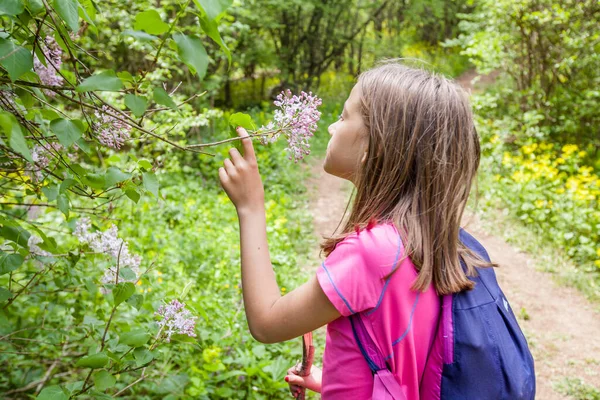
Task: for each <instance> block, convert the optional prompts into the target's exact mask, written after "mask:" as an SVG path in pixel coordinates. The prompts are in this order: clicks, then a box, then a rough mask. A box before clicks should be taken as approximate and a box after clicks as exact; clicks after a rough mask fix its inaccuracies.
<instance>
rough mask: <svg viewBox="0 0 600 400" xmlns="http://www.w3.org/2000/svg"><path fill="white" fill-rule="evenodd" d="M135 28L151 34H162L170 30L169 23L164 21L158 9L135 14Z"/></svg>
mask: <svg viewBox="0 0 600 400" xmlns="http://www.w3.org/2000/svg"><path fill="white" fill-rule="evenodd" d="M133 28H134V29H135V30H141V31H145V32H147V33H149V34H151V35H161V34H163V33H165V32H166V31H168V30H169V25H168V24H166V23H165V22H163V20H162V18H161V17H160V14H159V13H158V11H156V10H146V11H142V12H141V13H138V14H137V15H136V16H135V23H134V25H133Z"/></svg>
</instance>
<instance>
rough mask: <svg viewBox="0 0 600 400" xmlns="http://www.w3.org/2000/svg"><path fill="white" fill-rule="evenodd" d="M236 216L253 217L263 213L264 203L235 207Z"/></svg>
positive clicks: (240, 217) (241, 217)
mask: <svg viewBox="0 0 600 400" xmlns="http://www.w3.org/2000/svg"><path fill="white" fill-rule="evenodd" d="M236 211H237V215H238V218H239V219H240V220H241V219H243V218H248V217H253V216H256V215H264V214H265V205H264V203H263V204H256V205H252V206H250V205H248V206H244V207H237V208H236Z"/></svg>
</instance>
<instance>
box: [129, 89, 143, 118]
mask: <svg viewBox="0 0 600 400" xmlns="http://www.w3.org/2000/svg"><path fill="white" fill-rule="evenodd" d="M125 105H126V106H127V108H129V109H130V110H131V111H132V112H133V115H135V116H136V117H141V116H142V115H144V111H146V109H147V108H148V101H146V99H145V98H143V97H141V96H136V95H135V94H128V95H126V96H125Z"/></svg>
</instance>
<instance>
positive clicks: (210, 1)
mask: <svg viewBox="0 0 600 400" xmlns="http://www.w3.org/2000/svg"><path fill="white" fill-rule="evenodd" d="M232 2H233V1H232V0H194V3H195V4H196V6H197V7H198V8H199V9H200V10H202V11H204V12H205V13H206V15H207V16H208V18H209V19H215V18H217V17H218V16H219V14H221V13H222V12H223V11H225V10H226V9H227V8H229V6H231V3H232Z"/></svg>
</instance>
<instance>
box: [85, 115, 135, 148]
mask: <svg viewBox="0 0 600 400" xmlns="http://www.w3.org/2000/svg"><path fill="white" fill-rule="evenodd" d="M109 111H110V112H111V113H115V112H116V111H115V110H114V109H112V108H110V107H108V106H102V111H101V112H98V111H95V112H94V114H95V115H96V118H98V121H99V122H96V123H95V124H94V129H95V130H96V131H97V132H98V140H99V141H100V143H102V144H103V145H105V146H108V147H112V148H113V149H120V148H121V146H123V143H125V141H126V140H128V139H129V132H130V131H131V127H130V126H129V125H127V124H126V123H124V122H123V121H121V120H119V119H117V118H115V117H113V116H112V115H109V114H108V113H107V112H109Z"/></svg>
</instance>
